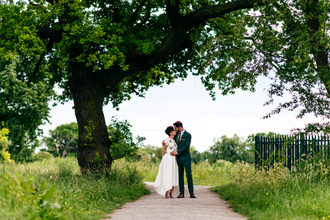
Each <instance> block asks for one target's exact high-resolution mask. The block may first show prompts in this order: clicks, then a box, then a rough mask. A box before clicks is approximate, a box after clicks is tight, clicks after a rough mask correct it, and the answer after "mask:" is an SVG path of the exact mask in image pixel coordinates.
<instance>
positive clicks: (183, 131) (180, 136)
mask: <svg viewBox="0 0 330 220" xmlns="http://www.w3.org/2000/svg"><path fill="white" fill-rule="evenodd" d="M185 131H186V130H185V129H183V131H181V132H180V134H181V135H180V138H181V140H182V135H183V133H184V132H185ZM181 140H180V141H181Z"/></svg>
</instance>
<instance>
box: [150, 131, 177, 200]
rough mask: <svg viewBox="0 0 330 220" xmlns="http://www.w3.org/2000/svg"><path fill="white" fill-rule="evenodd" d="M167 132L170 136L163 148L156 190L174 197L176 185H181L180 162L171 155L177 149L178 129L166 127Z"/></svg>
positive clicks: (167, 196) (168, 196) (166, 195)
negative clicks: (176, 137) (175, 139)
mask: <svg viewBox="0 0 330 220" xmlns="http://www.w3.org/2000/svg"><path fill="white" fill-rule="evenodd" d="M165 133H166V134H167V135H168V136H169V137H168V138H166V139H165V144H166V145H164V146H163V149H162V161H161V162H160V165H159V170H158V175H157V177H156V180H155V185H154V187H155V190H156V192H157V193H159V194H160V195H162V196H165V197H166V198H174V197H173V189H174V186H178V185H179V174H178V164H177V162H176V157H175V156H171V154H170V153H171V152H172V151H176V150H177V145H176V143H175V141H174V136H175V135H176V131H175V130H174V128H173V127H172V126H169V127H167V128H166V130H165Z"/></svg>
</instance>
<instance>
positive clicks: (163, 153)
mask: <svg viewBox="0 0 330 220" xmlns="http://www.w3.org/2000/svg"><path fill="white" fill-rule="evenodd" d="M166 148H167V145H163V148H162V157H163V156H164V155H165V152H166Z"/></svg>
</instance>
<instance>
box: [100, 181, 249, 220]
mask: <svg viewBox="0 0 330 220" xmlns="http://www.w3.org/2000/svg"><path fill="white" fill-rule="evenodd" d="M146 184H147V185H146V187H147V188H148V189H149V190H150V195H146V196H143V197H141V198H140V199H138V200H136V201H135V202H130V203H126V204H125V205H124V206H123V208H121V209H117V210H115V212H114V213H112V214H109V218H107V219H105V220H140V219H141V220H149V219H150V220H153V219H157V220H158V219H160V220H161V219H166V220H170V219H176V220H177V219H180V220H188V219H189V220H192V219H202V220H214V219H219V220H243V219H247V218H245V217H244V216H242V215H240V214H238V213H236V212H234V211H233V210H232V209H231V208H229V205H228V204H227V203H226V202H225V201H224V200H222V199H220V198H219V195H218V194H216V193H214V192H211V191H210V190H209V188H210V187H209V186H194V190H195V195H196V197H197V198H196V199H190V198H189V193H188V191H187V186H185V189H186V192H185V196H186V198H183V199H178V198H176V196H178V194H179V190H178V188H175V190H174V191H175V193H174V196H175V198H173V199H165V198H164V197H162V196H160V195H159V194H158V193H156V191H155V189H154V187H153V183H150V182H147V183H146Z"/></svg>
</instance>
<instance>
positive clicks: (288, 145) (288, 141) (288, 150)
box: [286, 135, 291, 170]
mask: <svg viewBox="0 0 330 220" xmlns="http://www.w3.org/2000/svg"><path fill="white" fill-rule="evenodd" d="M286 143H287V145H286V146H287V147H286V151H287V158H286V159H287V161H288V169H289V170H291V138H290V136H289V135H288V136H287V142H286Z"/></svg>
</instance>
